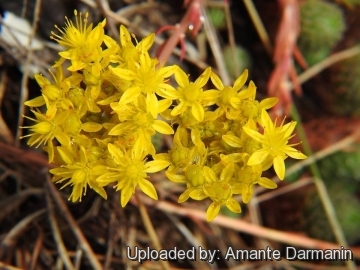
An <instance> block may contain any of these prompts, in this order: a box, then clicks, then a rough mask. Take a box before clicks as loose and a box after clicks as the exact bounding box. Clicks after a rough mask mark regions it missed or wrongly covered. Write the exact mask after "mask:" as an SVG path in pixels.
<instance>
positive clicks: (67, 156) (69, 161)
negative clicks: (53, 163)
mask: <svg viewBox="0 0 360 270" xmlns="http://www.w3.org/2000/svg"><path fill="white" fill-rule="evenodd" d="M57 150H58V152H59V154H60V156H61V158H62V159H63V161H64V162H65V163H66V164H69V165H70V164H73V163H74V158H73V156H72V155H71V153H69V152H68V151H67V150H65V149H63V148H61V147H59V146H58V147H57Z"/></svg>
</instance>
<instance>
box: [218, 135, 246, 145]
mask: <svg viewBox="0 0 360 270" xmlns="http://www.w3.org/2000/svg"><path fill="white" fill-rule="evenodd" d="M222 139H223V140H224V142H226V143H227V144H228V145H230V146H231V147H236V148H239V147H242V146H243V145H242V143H241V140H240V139H239V138H238V137H236V136H234V135H223V136H222Z"/></svg>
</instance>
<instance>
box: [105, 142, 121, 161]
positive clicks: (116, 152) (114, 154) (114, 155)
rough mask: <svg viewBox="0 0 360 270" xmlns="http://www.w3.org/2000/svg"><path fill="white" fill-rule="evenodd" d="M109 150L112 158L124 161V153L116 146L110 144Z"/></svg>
mask: <svg viewBox="0 0 360 270" xmlns="http://www.w3.org/2000/svg"><path fill="white" fill-rule="evenodd" d="M108 150H109V153H110V155H111V156H112V158H113V159H115V160H116V161H119V160H122V159H123V157H124V154H123V152H121V151H120V149H118V148H117V147H116V146H115V145H113V144H111V143H109V144H108Z"/></svg>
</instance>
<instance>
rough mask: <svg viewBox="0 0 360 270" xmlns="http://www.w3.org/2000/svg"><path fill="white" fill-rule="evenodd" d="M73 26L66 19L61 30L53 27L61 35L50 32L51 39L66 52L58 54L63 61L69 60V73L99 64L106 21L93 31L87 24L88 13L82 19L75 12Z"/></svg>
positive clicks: (59, 63) (80, 14)
mask: <svg viewBox="0 0 360 270" xmlns="http://www.w3.org/2000/svg"><path fill="white" fill-rule="evenodd" d="M74 14H75V25H74V23H73V22H72V21H71V20H69V19H68V18H67V17H65V18H66V22H65V27H64V28H63V30H61V29H60V28H59V27H57V26H55V27H56V28H57V30H58V31H59V32H60V34H61V35H57V34H55V33H54V32H51V34H52V36H51V38H52V39H54V40H56V41H57V42H58V43H59V44H60V45H62V46H64V47H66V48H67V49H68V50H66V51H63V52H60V53H59V55H60V56H61V57H62V58H63V59H69V60H71V64H72V65H71V66H70V67H69V68H68V70H70V71H77V70H80V69H83V68H85V67H86V66H87V64H90V63H94V62H100V60H101V58H102V55H101V54H102V49H101V44H102V43H103V41H104V26H105V23H106V21H105V20H103V21H102V22H101V23H99V24H98V25H97V26H96V27H95V28H94V29H92V24H90V25H87V23H88V16H89V15H88V13H86V14H85V18H84V19H83V17H82V13H81V12H80V13H79V15H78V13H77V11H76V10H75V12H74ZM62 62H63V60H59V61H58V63H57V64H56V65H55V66H58V65H61V64H62Z"/></svg>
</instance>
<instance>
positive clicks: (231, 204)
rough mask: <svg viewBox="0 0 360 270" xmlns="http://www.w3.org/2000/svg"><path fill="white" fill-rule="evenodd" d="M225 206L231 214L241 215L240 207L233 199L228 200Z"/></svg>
mask: <svg viewBox="0 0 360 270" xmlns="http://www.w3.org/2000/svg"><path fill="white" fill-rule="evenodd" d="M225 205H226V207H227V208H228V209H229V210H230V211H231V212H234V213H241V206H240V204H239V202H238V201H236V200H235V199H234V198H230V199H229V200H228V201H227V202H226V204H225Z"/></svg>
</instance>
